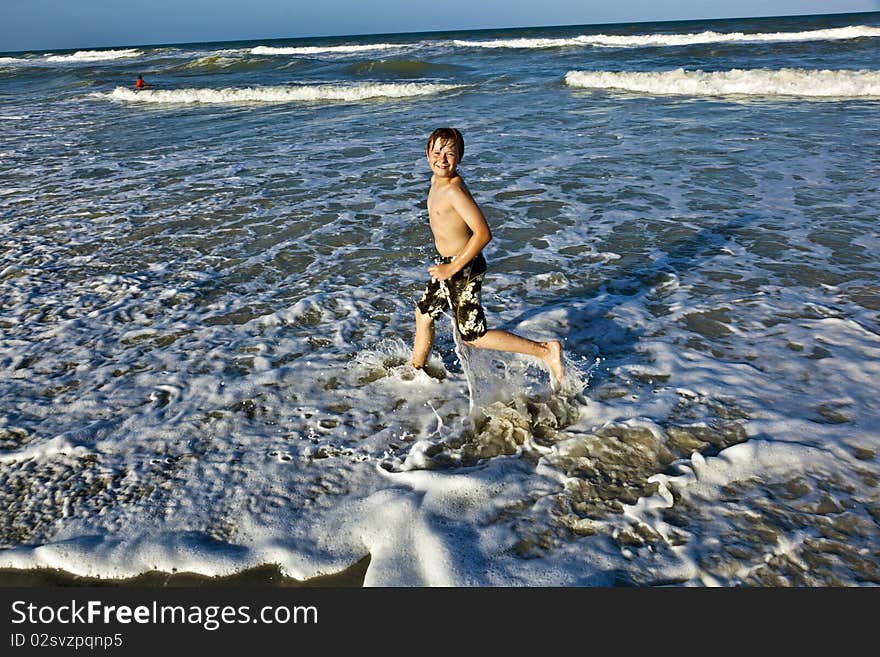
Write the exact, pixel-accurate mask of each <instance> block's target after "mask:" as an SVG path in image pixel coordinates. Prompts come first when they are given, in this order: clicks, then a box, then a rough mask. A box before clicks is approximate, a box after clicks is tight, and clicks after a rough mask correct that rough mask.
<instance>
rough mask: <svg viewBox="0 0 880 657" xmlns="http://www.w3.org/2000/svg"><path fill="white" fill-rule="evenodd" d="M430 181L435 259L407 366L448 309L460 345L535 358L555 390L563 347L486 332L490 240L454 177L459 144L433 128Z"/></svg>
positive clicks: (419, 360)
mask: <svg viewBox="0 0 880 657" xmlns="http://www.w3.org/2000/svg"><path fill="white" fill-rule="evenodd" d="M426 153H427V156H428V165H429V166H430V168H431V172H432V173H433V175H432V176H431V189H430V190H429V192H428V217H429V219H430V224H431V232H432V233H433V235H434V246H435V247H436V248H437V253H438V256H437V257H436V258H435V259H434V263H435V264H434V265H432V266H431V267H428V273H429V274H431V281H430V282H429V283H428V286H427V287H426V288H425V292H424V294H423V295H422V298H421V299H420V300H419V302H418V304H417V306H416V336H415V344H414V346H413V354H412V365H413V367H416V368H422V367H424V365H425V362H426V361H427V360H428V354H429V353H430V352H431V346H432V345H433V344H434V320H435V319H436V318H437V317H439V316H440V314H441V313H442V312H443V311H444V310H445V309H447V308H448V309H450V310H451V312H452V315H453V321H455V324H456V326H457V327H458V330H459V332H460V333H461V337H462V339H463V340H464V342H465V344H468V345H470V346H471V347H479V348H480V349H496V350H498V351H510V352H515V353H519V354H527V355H529V356H534V357H536V358H540V359H541V360H542V361H544V364H545V365H546V366H547V368H548V369H549V370H550V374H551V375H552V377H553V379H554V380H555V381H556V383H557V384H559V383H561V382H562V377H563V374H564V370H563V365H562V346H561V345H560V343H559V341H558V340H550V341H549V342H534V341H532V340H528V339H526V338H522V337H520V336H518V335H515V334H513V333H508V332H507V331H502V330H500V329H487V327H486V317H485V315H484V313H483V308H482V306H481V305H480V289H481V287H482V283H483V276H484V275H485V273H486V260H485V259H484V258H483V254H482V250H483V248H484V247H485V246H486V245H487V244H488V243H489V241H490V240H491V239H492V233H491V231H490V230H489V225H488V224H487V223H486V219H485V217H483V213H482V211H480V208H479V207H478V206H477V204H476V202H475V201H474V199H473V197H472V196H471V193H470V191H468V188H467V186H466V185H465V184H464V180H462V179H461V176H459V175H458V173H457V168H458V163H459V162H460V161H461V158H462V156H463V155H464V139H463V138H462V136H461V133H460V132H459V131H458V130H456V129H455V128H438V129H437V130H435V131H434V132H432V133H431V136H430V137H428V145H427V149H426Z"/></svg>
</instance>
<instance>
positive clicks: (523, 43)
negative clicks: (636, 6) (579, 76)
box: [453, 25, 880, 48]
mask: <svg viewBox="0 0 880 657" xmlns="http://www.w3.org/2000/svg"><path fill="white" fill-rule="evenodd" d="M870 37H880V27H872V26H869V25H852V26H849V27H840V28H832V29H827V30H809V31H805V32H772V33H755V34H749V33H744V32H728V33H724V32H711V31H709V32H700V33H696V34H643V35H635V36H625V35H616V34H582V35H579V36H576V37H568V38H553V39H493V40H488V41H486V40H482V41H476V40H473V41H472V40H462V39H456V40H454V41H453V43H454V44H455V45H457V46H465V47H471V48H563V47H570V46H607V47H618V48H640V47H647V46H690V45H699V44H706V43H756V42H797V41H837V40H843V39H860V38H870Z"/></svg>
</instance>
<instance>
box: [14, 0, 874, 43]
mask: <svg viewBox="0 0 880 657" xmlns="http://www.w3.org/2000/svg"><path fill="white" fill-rule="evenodd" d="M866 11H880V0H612V1H610V2H609V0H528V1H524V0H443V1H442V2H441V1H438V0H0V52H18V51H31V50H36V51H45V50H60V49H80V48H98V47H113V46H133V45H149V44H165V43H192V42H209V41H234V40H251V39H282V38H297V37H310V36H336V35H356V34H385V33H395V32H431V31H444V30H460V29H462V30H463V29H481V28H491V27H530V26H535V27H538V26H547V25H594V24H603V23H630V22H650V21H663V20H685V19H700V18H739V17H751V16H794V15H802V14H840V13H849V12H866Z"/></svg>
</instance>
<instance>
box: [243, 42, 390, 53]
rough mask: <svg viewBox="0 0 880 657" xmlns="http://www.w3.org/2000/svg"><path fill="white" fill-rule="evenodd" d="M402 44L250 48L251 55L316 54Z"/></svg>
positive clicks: (385, 48) (387, 48) (359, 50)
mask: <svg viewBox="0 0 880 657" xmlns="http://www.w3.org/2000/svg"><path fill="white" fill-rule="evenodd" d="M400 47H402V46H400V45H397V44H394V43H370V44H363V45H356V44H352V45H341V46H296V47H272V46H256V47H254V48H251V54H253V55H316V54H319V53H351V52H364V51H366V50H390V49H392V48H400Z"/></svg>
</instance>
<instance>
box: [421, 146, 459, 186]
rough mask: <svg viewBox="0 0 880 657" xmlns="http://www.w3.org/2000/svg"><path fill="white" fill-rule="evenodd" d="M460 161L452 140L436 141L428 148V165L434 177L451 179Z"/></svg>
mask: <svg viewBox="0 0 880 657" xmlns="http://www.w3.org/2000/svg"><path fill="white" fill-rule="evenodd" d="M460 159H461V158H460V156H459V154H458V149H457V148H456V147H455V142H453V141H452V140H449V139H446V140H443V139H438V140H436V141H435V142H434V143H433V144H431V146H430V148H428V165H429V166H430V167H431V171H432V172H433V173H434V175H435V176H439V177H440V178H452V177H453V176H454V175H455V169H456V167H458V163H459V161H460Z"/></svg>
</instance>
